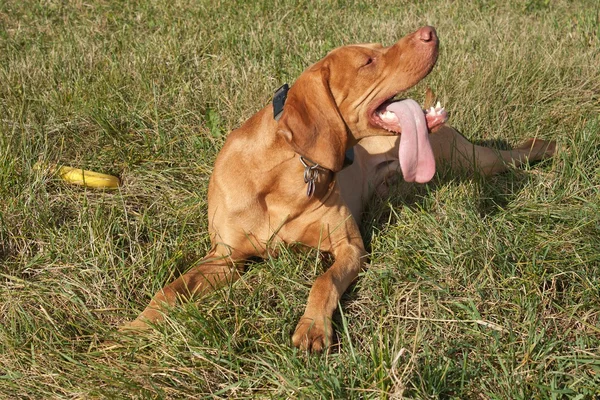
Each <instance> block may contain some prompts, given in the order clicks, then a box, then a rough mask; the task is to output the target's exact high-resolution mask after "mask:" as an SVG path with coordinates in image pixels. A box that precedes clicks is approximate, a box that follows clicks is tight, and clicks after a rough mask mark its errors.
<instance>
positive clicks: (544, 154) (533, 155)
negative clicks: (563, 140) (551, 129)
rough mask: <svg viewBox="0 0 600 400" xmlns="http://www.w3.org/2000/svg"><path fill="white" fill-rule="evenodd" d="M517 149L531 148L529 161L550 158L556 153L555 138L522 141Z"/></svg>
mask: <svg viewBox="0 0 600 400" xmlns="http://www.w3.org/2000/svg"><path fill="white" fill-rule="evenodd" d="M517 149H520V150H529V161H539V160H543V159H546V158H550V157H552V156H553V155H554V153H556V142H555V141H554V140H543V139H536V138H531V139H528V140H526V141H525V142H524V143H522V144H521V145H520V146H519V147H517Z"/></svg>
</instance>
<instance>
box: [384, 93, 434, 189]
mask: <svg viewBox="0 0 600 400" xmlns="http://www.w3.org/2000/svg"><path fill="white" fill-rule="evenodd" d="M386 110H388V111H391V112H393V113H394V114H396V116H397V117H398V119H399V124H400V128H401V133H400V151H399V152H398V158H399V159H400V168H401V169H402V175H403V177H404V180H405V181H406V182H419V183H425V182H429V181H430V180H431V178H433V175H434V174H435V158H434V156H433V151H432V150H431V145H430V144H429V135H428V133H429V132H428V129H427V123H426V122H425V114H424V113H423V110H422V109H421V107H420V106H419V104H418V103H417V102H416V101H414V100H412V99H406V100H402V101H396V102H394V103H390V104H388V105H387V107H386Z"/></svg>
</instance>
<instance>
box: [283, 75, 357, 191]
mask: <svg viewBox="0 0 600 400" xmlns="http://www.w3.org/2000/svg"><path fill="white" fill-rule="evenodd" d="M289 90H290V86H289V85H288V84H287V83H284V84H283V85H282V86H281V87H280V88H279V89H277V90H276V91H275V94H274V95H273V118H274V119H275V121H279V119H280V118H281V115H282V114H283V106H284V104H285V101H286V99H287V94H288V91H289ZM300 162H301V163H302V165H303V166H304V183H306V184H307V185H308V187H307V189H306V195H307V196H308V197H309V198H310V197H312V196H313V194H314V193H315V182H316V181H317V178H318V177H319V172H331V171H330V170H329V169H327V168H323V167H321V166H320V165H319V164H317V163H316V162H313V161H311V160H309V159H308V158H306V157H304V156H300ZM353 162H354V148H353V147H351V148H349V149H348V150H346V153H345V155H344V165H343V167H342V169H344V168H346V167H348V166H350V165H352V163H353Z"/></svg>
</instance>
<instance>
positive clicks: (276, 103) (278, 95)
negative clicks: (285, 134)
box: [273, 83, 290, 121]
mask: <svg viewBox="0 0 600 400" xmlns="http://www.w3.org/2000/svg"><path fill="white" fill-rule="evenodd" d="M288 90H290V87H289V85H288V84H287V83H284V84H283V86H281V87H280V88H279V89H277V90H276V91H275V94H274V95H273V118H275V121H279V118H281V114H283V105H284V104H285V100H286V99H287V94H288Z"/></svg>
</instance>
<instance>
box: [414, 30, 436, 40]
mask: <svg viewBox="0 0 600 400" xmlns="http://www.w3.org/2000/svg"><path fill="white" fill-rule="evenodd" d="M417 37H418V38H419V39H420V40H422V41H423V42H431V41H432V40H436V39H437V34H436V33H435V28H434V27H433V26H424V27H422V28H421V29H419V30H418V31H417Z"/></svg>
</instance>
